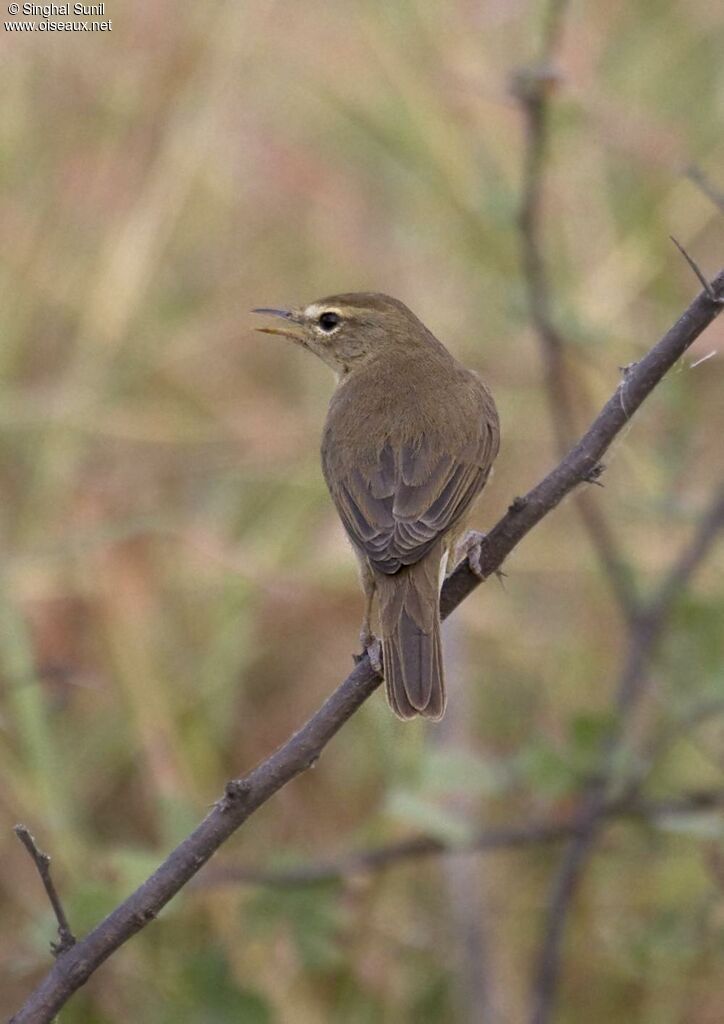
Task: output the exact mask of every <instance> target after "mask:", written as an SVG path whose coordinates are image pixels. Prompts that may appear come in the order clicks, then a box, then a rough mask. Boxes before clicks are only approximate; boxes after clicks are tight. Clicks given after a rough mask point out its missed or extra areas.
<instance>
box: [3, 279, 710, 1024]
mask: <svg viewBox="0 0 724 1024" xmlns="http://www.w3.org/2000/svg"><path fill="white" fill-rule="evenodd" d="M711 285H712V288H713V290H714V293H715V295H716V296H717V301H716V302H712V300H711V299H710V297H709V295H708V294H707V293H706V291H703V292H701V293H700V294H699V295H698V296H697V297H696V298H695V299H694V301H693V302H692V303H691V305H690V306H689V308H688V309H687V310H686V311H685V312H684V313H683V314H682V316H681V317H680V318H679V319H678V320H677V322H676V323H675V324H674V325H673V326H672V327H671V328H670V329H669V330H668V331H667V332H666V334H665V335H664V336H663V338H661V339H660V341H658V342H657V344H656V345H654V347H653V348H652V349H651V350H650V351H649V352H647V353H646V355H645V356H643V358H642V359H641V360H640V361H639V362H638V363H636V365H634V366H632V368H631V369H630V371H629V373H628V375H627V376H626V378H625V380H624V381H623V382H622V383H621V384H619V386H618V387H617V388H616V390H615V391H614V393H613V395H612V396H611V398H610V399H609V400H608V402H607V403H606V404H605V406H604V407H603V409H602V410H601V412H600V413H599V415H598V416H597V417H596V419H595V420H594V421H593V423H592V424H591V426H590V427H589V428H588V430H587V431H586V432H585V434H584V435H583V436H582V437H581V439H580V440H579V441H578V443H577V444H576V445H575V446H574V447H573V448H572V449H571V450H570V451H569V452H568V454H567V455H566V456H565V458H564V459H562V460H561V462H559V464H558V465H557V466H556V467H555V468H554V469H553V470H552V471H551V472H550V473H549V474H548V475H547V476H546V477H545V478H544V479H543V480H541V481H540V483H538V484H537V485H536V486H535V487H533V489H532V490H530V491H529V492H528V494H526V495H525V496H524V497H521V498H516V499H515V500H514V501H513V503H512V505H511V506H510V508H509V509H508V511H507V513H506V514H505V515H504V516H503V517H502V519H501V520H500V521H499V522H498V523H497V524H496V525H495V526H494V527H493V529H492V530H491V531H490V532H489V533H488V535H487V537H486V539H485V542H484V546H483V550H482V551H481V555H480V567H481V570H482V575H484V576H486V577H487V576H490V575H491V574H492V573H494V572H495V571H496V570H497V569H499V568H500V566H501V565H502V564H503V562H504V560H505V559H506V558H507V557H508V555H509V554H510V553H511V551H512V550H513V548H515V547H516V545H517V544H518V543H519V542H520V541H521V540H522V539H523V537H525V535H526V534H527V533H528V532H529V531H530V530H532V529H533V527H534V526H535V525H536V524H537V523H539V522H540V520H541V519H543V518H544V516H546V515H547V514H548V513H549V512H550V511H552V509H554V508H555V507H556V505H558V504H559V502H560V501H561V500H562V499H563V498H564V497H565V496H566V495H567V494H569V493H570V492H571V491H572V490H573V489H574V488H575V487H576V486H578V485H580V484H581V483H583V482H584V481H586V480H588V479H589V478H590V477H591V472H592V470H594V469H595V467H596V466H597V465H598V463H599V461H600V459H601V457H602V456H603V454H604V452H605V451H606V450H607V448H608V447H609V445H610V444H611V442H612V441H613V440H614V438H615V437H616V435H617V434H618V433H619V432H620V430H621V429H622V428H623V427H624V425H625V424H626V423H627V422H628V420H629V419H630V417H631V416H632V415H633V413H634V412H635V411H636V409H638V407H639V406H640V405H641V403H642V402H643V401H644V399H645V398H646V397H647V396H648V395H649V394H650V393H651V392H652V391H653V389H654V388H655V387H656V385H657V384H658V383H659V381H660V380H661V379H662V377H663V376H664V375H665V374H666V372H667V371H668V370H670V369H671V367H672V366H673V365H674V364H675V363H676V362H677V360H678V359H680V358H681V356H682V355H683V354H684V352H685V351H686V350H687V349H688V347H689V346H690V345H691V344H692V343H693V342H694V341H695V340H696V338H698V337H699V335H700V334H701V333H702V331H704V330H705V329H706V327H708V326H709V324H710V323H711V322H712V321H713V320H714V319H715V318H716V316H717V315H718V314H719V313H720V311H721V304H720V303H719V301H718V299H720V298H721V297H724V270H721V271H720V272H719V274H718V275H717V277H716V278H715V279H714V280H713V281H712V282H711ZM624 393H625V402H624V401H623V397H624ZM479 584H480V577H479V576H478V575H476V573H474V572H473V571H472V569H471V568H470V566H469V563H468V562H467V561H465V562H463V563H462V564H461V565H460V566H458V568H457V569H456V570H455V572H454V573H453V574H452V576H450V578H449V579H448V580H447V581H446V583H445V586H444V588H443V591H442V595H441V599H440V607H441V612H442V614H443V616H447V615H449V614H450V613H451V612H452V611H454V609H455V608H456V607H457V606H458V605H459V604H460V602H461V601H463V600H464V599H465V598H466V597H467V596H468V594H470V593H471V592H472V591H473V590H474V589H475V588H476V587H477V586H478V585H479ZM380 682H381V680H380V677H379V676H377V675H376V674H375V672H374V671H373V669H372V667H371V665H370V663H369V659H368V658H367V657H364V658H363V659H362V660H361V661H360V662H359V664H357V665H356V666H355V668H354V670H353V671H352V672H351V673H350V674H349V676H347V678H346V679H345V680H344V682H342V683H341V684H340V685H339V686H338V687H337V689H336V690H334V692H333V693H332V694H331V695H330V696H329V697H328V698H327V700H326V701H325V702H324V704H323V705H322V706H321V708H319V710H318V711H316V712H315V713H314V714H313V715H312V717H311V718H310V719H309V720H308V721H307V722H306V723H305V725H303V726H302V727H301V729H300V730H299V731H298V732H297V733H295V734H294V735H293V736H292V737H291V738H290V739H289V740H287V742H286V743H284V744H283V745H282V746H281V747H279V749H278V750H276V751H275V752H274V753H273V754H271V755H270V756H269V757H268V758H267V759H266V760H265V761H262V763H261V764H259V765H257V767H256V768H254V769H252V771H251V772H249V774H248V775H246V776H244V777H243V778H239V779H234V780H233V781H231V782H229V783H228V784H227V786H226V791H225V793H224V795H223V797H222V798H221V799H220V800H219V801H218V803H217V804H216V805H215V806H214V808H213V810H212V811H211V812H210V813H209V814H208V815H207V816H206V817H205V818H204V820H203V821H202V822H201V823H200V824H199V825H198V826H197V827H196V829H194V831H193V832H192V833H191V834H190V835H189V836H187V838H186V839H184V840H183V842H182V843H180V844H179V846H177V847H176V849H175V850H172V852H171V853H170V854H169V856H168V857H167V858H166V860H165V861H164V862H163V863H162V864H161V865H160V866H159V867H158V868H157V870H156V871H155V872H154V873H153V874H152V875H151V876H150V878H148V879H147V880H146V881H145V882H144V883H143V884H142V885H141V886H140V887H139V888H138V889H137V890H136V891H135V892H134V893H132V894H131V895H130V896H129V897H128V898H127V899H126V900H124V901H123V903H121V904H120V905H119V906H118V907H116V909H115V910H113V911H112V912H111V913H110V914H109V915H108V917H106V918H105V920H103V921H101V923H100V924H99V925H97V926H96V927H95V928H94V929H93V931H91V932H90V933H89V934H88V935H86V936H85V938H83V939H81V940H79V941H78V942H77V943H76V944H75V946H73V947H72V949H68V950H66V951H65V952H64V953H63V954H62V955H60V956H59V957H58V959H57V960H56V962H55V964H54V966H53V967H52V968H51V970H50V971H49V972H48V974H47V975H46V976H45V978H44V979H43V980H42V981H41V982H40V984H39V985H38V987H37V988H36V989H35V991H34V992H33V993H32V994H31V995H30V996H29V997H28V999H27V1001H26V1002H25V1004H24V1006H23V1007H22V1008H21V1009H20V1010H19V1011H18V1012H17V1013H16V1014H15V1016H14V1017H13V1019H12V1020H13V1024H45V1022H48V1021H51V1020H52V1019H53V1017H54V1015H55V1014H56V1013H57V1012H58V1010H59V1009H60V1008H61V1007H62V1006H64V1005H65V1003H66V1002H67V1001H68V999H69V998H70V997H71V995H72V994H73V993H74V992H75V991H76V990H77V989H79V988H80V987H81V986H82V985H83V984H84V983H85V982H86V981H87V980H88V978H89V977H90V976H91V975H92V974H93V973H94V972H95V971H96V970H97V969H98V967H99V966H100V965H101V964H102V963H103V962H104V960H107V959H108V957H109V956H111V955H112V954H113V953H114V952H115V950H117V949H118V948H119V947H120V946H122V945H123V943H124V942H127V941H128V939H130V938H131V937H132V936H133V935H135V934H136V932H138V931H140V930H141V929H142V928H144V927H145V926H146V925H147V924H148V923H149V922H150V921H152V920H153V918H154V917H156V915H157V914H158V912H159V911H160V910H161V909H162V908H163V907H164V906H165V905H166V904H167V903H168V902H169V900H170V899H171V898H172V897H173V896H175V895H176V894H177V893H178V892H179V891H180V890H181V889H182V888H183V886H184V885H185V884H186V883H187V882H188V881H189V879H191V878H192V877H193V876H194V875H195V874H196V873H197V872H198V871H199V870H200V869H201V868H202V867H203V865H204V864H205V863H206V862H207V861H208V860H209V859H210V858H211V856H212V855H213V854H214V853H215V852H216V850H218V848H219V847H220V846H221V845H222V843H224V842H225V841H226V840H227V839H228V838H229V837H230V836H231V835H232V834H233V833H234V832H235V831H236V830H237V829H238V828H239V827H240V826H241V825H242V824H243V823H244V822H245V821H246V820H247V818H248V817H249V816H250V815H251V814H253V812H254V811H255V810H257V808H259V807H261V806H262V804H264V803H266V802H267V800H269V799H270V798H271V797H272V796H273V795H274V794H275V793H276V792H277V791H278V790H279V789H281V788H282V786H284V785H286V783H287V782H289V781H290V780H291V779H293V778H295V777H296V776H297V775H299V774H301V772H303V771H305V770H306V769H307V768H309V767H310V766H311V765H312V764H314V762H315V761H316V760H317V758H318V757H319V756H320V754H321V752H322V750H323V749H324V747H325V746H326V745H327V743H329V741H330V740H331V739H332V737H333V736H334V735H335V734H336V733H337V732H338V731H339V729H341V727H342V726H343V725H344V723H345V722H346V721H347V719H348V718H350V717H351V716H352V715H353V714H354V712H355V711H356V710H357V709H358V708H359V707H360V705H361V704H363V703H364V701H365V700H367V698H368V697H369V696H370V695H371V694H372V693H373V692H374V691H375V690H376V689H377V687H378V686H379V685H380Z"/></svg>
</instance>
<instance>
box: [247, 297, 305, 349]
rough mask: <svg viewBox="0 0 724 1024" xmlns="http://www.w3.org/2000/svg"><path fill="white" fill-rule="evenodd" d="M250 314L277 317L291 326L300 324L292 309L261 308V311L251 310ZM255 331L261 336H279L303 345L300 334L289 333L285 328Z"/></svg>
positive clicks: (260, 328) (265, 328)
mask: <svg viewBox="0 0 724 1024" xmlns="http://www.w3.org/2000/svg"><path fill="white" fill-rule="evenodd" d="M251 312H252V313H261V314H262V315H263V316H278V317H281V318H282V320H287V321H289V322H290V323H293V324H299V323H301V322H302V321H301V318H300V316H299V314H298V313H296V312H295V311H294V310H293V309H267V308H266V307H264V306H262V307H261V309H252V311H251ZM256 330H257V331H260V332H261V333H262V334H280V335H282V337H285V338H291V339H292V341H296V342H299V343H300V344H302V345H303V344H304V338H303V337H302V335H301V334H298V333H297V332H296V331H290V330H289V329H288V328H286V327H257V328H256Z"/></svg>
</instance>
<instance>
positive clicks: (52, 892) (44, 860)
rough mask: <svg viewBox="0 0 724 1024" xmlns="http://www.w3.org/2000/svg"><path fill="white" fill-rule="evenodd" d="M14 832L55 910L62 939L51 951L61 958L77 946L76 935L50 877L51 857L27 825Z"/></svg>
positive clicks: (17, 826) (18, 826) (59, 935)
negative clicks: (43, 849) (40, 846)
mask: <svg viewBox="0 0 724 1024" xmlns="http://www.w3.org/2000/svg"><path fill="white" fill-rule="evenodd" d="M13 832H14V833H15V835H16V836H17V837H18V839H19V840H20V842H21V843H22V844H23V846H24V847H25V849H26V850H27V851H28V853H29V854H30V856H31V857H32V858H33V863H34V864H35V866H36V868H37V869H38V874H39V875H40V879H41V881H42V883H43V885H44V887H45V892H46V894H47V897H48V899H49V900H50V905H51V907H52V908H53V913H54V914H55V919H56V921H57V922H58V938H59V939H60V942H51V944H50V951H51V953H52V954H53V956H60V954H61V953H65V951H66V950H68V949H70V948H71V946H74V945H75V935H73V932H72V931H71V930H70V925H69V924H68V918H67V917H66V915H65V910H64V909H63V904H62V903H61V900H60V896H59V895H58V890H57V889H56V888H55V884H54V882H53V879H52V878H51V875H50V857H49V856H48V854H47V853H43V851H42V850H41V849H39V847H38V844H37V843H36V842H35V839H34V838H33V836H32V834H31V832H30V830H29V829H28V828H26V827H25V825H16V826H15V828H14V829H13Z"/></svg>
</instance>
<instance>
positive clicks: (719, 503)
mask: <svg viewBox="0 0 724 1024" xmlns="http://www.w3.org/2000/svg"><path fill="white" fill-rule="evenodd" d="M722 529H724V485H720V486H719V488H718V490H717V492H716V494H715V495H714V498H713V500H712V502H711V504H710V506H709V509H708V510H707V512H706V513H705V514H704V516H703V517H702V519H701V521H700V523H699V526H698V528H697V530H696V532H695V534H694V537H693V538H692V540H691V541H690V543H689V544H688V545H687V546H686V547H685V548H684V550H683V551H682V553H681V555H680V556H679V558H678V559H677V560H676V561H675V562H674V564H673V565H672V566H671V568H670V569H669V571H668V573H667V574H666V575H665V577H664V579H663V580H662V582H661V583H660V585H659V587H658V589H657V591H656V593H655V594H654V596H653V597H652V598H651V599H650V600H649V602H648V604H647V606H646V608H645V610H644V611H643V612H641V613H640V614H639V616H638V618H637V621H636V624H635V626H634V628H633V630H632V632H631V634H630V637H629V644H628V650H627V654H626V658H625V661H624V665H623V668H622V670H621V673H620V676H619V681H618V685H617V688H616V694H615V698H614V699H615V708H616V713H617V719H616V723H615V725H614V727H613V729H612V730H611V732H610V733H609V735H608V737H607V738H606V741H605V744H604V748H603V751H602V757H601V769H600V771H599V772H598V773H597V775H596V776H595V777H594V778H592V779H591V781H590V783H589V784H588V786H587V787H586V788H585V789H584V792H583V800H582V809H581V811H580V813H579V816H578V824H577V828H576V830H575V834H574V836H573V838H572V839H571V841H570V844H569V846H568V848H567V850H566V851H565V853H564V855H563V859H562V861H561V864H560V867H559V869H558V872H557V874H556V877H555V879H554V882H553V886H552V889H551V893H550V897H549V901H548V908H547V912H546V923H545V927H544V935H543V940H542V943H541V952H540V957H539V959H538V963H537V966H536V972H535V979H534V986H533V1014H532V1018H531V1020H532V1024H547V1022H548V1021H549V1020H550V1019H551V1017H552V1013H553V1007H554V1003H555V998H556V992H557V989H558V981H559V977H560V971H561V948H562V942H563V935H564V932H565V926H566V923H567V919H568V915H569V913H570V910H571V907H572V905H573V900H574V897H575V895H576V893H577V891H578V886H579V883H580V881H581V877H582V875H583V870H584V867H585V865H586V864H587V862H588V859H589V857H590V855H591V853H592V851H593V848H594V847H595V845H596V842H597V839H598V837H599V834H600V832H601V829H602V827H603V824H604V821H605V818H606V813H607V812H606V808H607V799H608V790H609V787H610V785H611V782H612V780H613V778H614V774H615V773H614V763H615V756H616V754H617V752H618V750H619V749H620V747H621V744H622V741H623V737H624V735H625V730H626V727H627V724H628V721H629V719H630V717H631V713H632V711H633V710H634V708H635V707H636V705H637V704H638V702H639V701H640V700H641V698H642V696H643V695H644V693H645V689H646V683H647V679H648V677H647V669H648V666H649V664H650V661H651V658H652V655H653V654H654V651H655V649H656V646H657V644H658V642H659V640H660V638H661V634H662V632H663V630H664V627H665V625H666V622H667V621H668V618H669V616H670V614H671V611H672V609H673V606H674V602H675V600H676V598H677V596H678V595H679V594H680V593H681V591H682V590H683V589H684V587H685V586H686V584H687V582H688V581H689V580H690V579H691V577H692V576H693V574H694V572H695V571H696V569H697V568H698V567H699V566H700V565H701V563H702V561H703V559H704V557H705V555H706V554H707V552H708V551H709V550H710V548H711V546H712V544H713V543H714V541H715V539H716V538H717V536H718V534H719V532H720V531H721V530H722ZM630 788H631V789H633V790H634V791H635V789H636V788H637V780H630Z"/></svg>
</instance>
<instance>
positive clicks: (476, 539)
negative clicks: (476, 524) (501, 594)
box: [455, 530, 505, 582]
mask: <svg viewBox="0 0 724 1024" xmlns="http://www.w3.org/2000/svg"><path fill="white" fill-rule="evenodd" d="M487 537H488V535H487V533H483V532H482V531H481V530H468V532H467V533H466V534H465V536H464V537H463V539H462V540H461V541H460V543H459V544H458V546H457V549H456V552H455V554H456V558H457V564H458V565H459V564H460V563H461V562H462V561H463V559H465V558H467V560H468V565H469V566H470V571H471V572H472V573H473V574H474V575H475V576H477V577H478V579H479V580H483V582H484V581H485V580H486V579H487V578H488V576H490V575H491V574H490V573H489V572H486V571H485V570H484V569H483V565H482V554H483V544H484V543H485V541H486V540H487ZM493 575H495V576H497V578H498V579H499V580H500V581H501V582H502V581H503V579H504V577H505V573H504V572H503V570H502V569H495V570H494V573H493Z"/></svg>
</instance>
